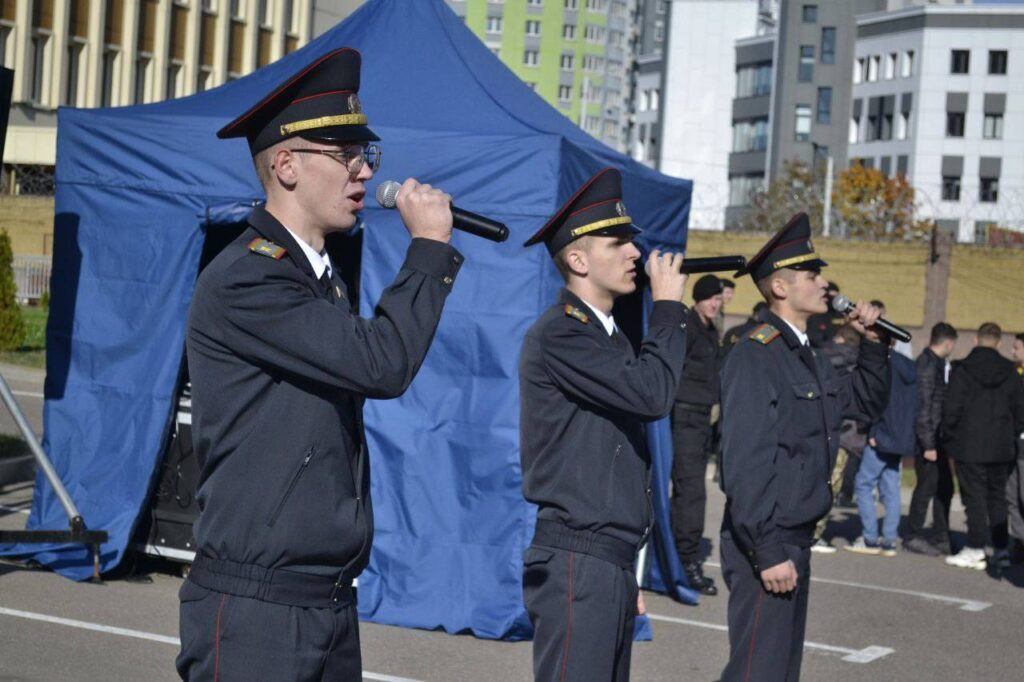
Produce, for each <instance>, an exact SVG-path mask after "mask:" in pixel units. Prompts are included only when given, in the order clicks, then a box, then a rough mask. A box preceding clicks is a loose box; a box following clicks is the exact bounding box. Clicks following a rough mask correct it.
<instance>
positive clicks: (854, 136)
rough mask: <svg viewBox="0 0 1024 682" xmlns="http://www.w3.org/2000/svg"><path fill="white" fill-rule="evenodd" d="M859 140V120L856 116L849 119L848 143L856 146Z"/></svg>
mask: <svg viewBox="0 0 1024 682" xmlns="http://www.w3.org/2000/svg"><path fill="white" fill-rule="evenodd" d="M859 140H860V118H859V117H857V116H851V117H850V135H849V138H848V142H849V143H850V144H857V142H858V141H859Z"/></svg>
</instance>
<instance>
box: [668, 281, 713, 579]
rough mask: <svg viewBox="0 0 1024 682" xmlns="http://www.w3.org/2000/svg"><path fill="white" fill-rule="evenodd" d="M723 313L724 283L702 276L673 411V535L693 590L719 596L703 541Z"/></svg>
mask: <svg viewBox="0 0 1024 682" xmlns="http://www.w3.org/2000/svg"><path fill="white" fill-rule="evenodd" d="M721 308H722V281H721V280H720V279H719V278H718V277H716V276H715V275H704V276H703V277H701V278H700V279H699V280H697V282H696V284H694V286H693V307H692V308H690V314H689V316H688V320H687V330H688V333H687V337H686V361H685V362H684V363H683V379H682V381H681V382H680V383H679V392H678V393H677V395H676V402H675V406H674V407H673V408H672V501H671V511H672V533H673V535H674V536H675V541H676V551H677V552H678V553H679V560H680V562H682V564H683V571H684V572H685V573H686V578H687V580H688V581H689V583H690V587H692V588H693V589H695V590H698V591H700V592H701V593H702V594H706V595H716V594H718V588H717V587H715V581H714V580H712V579H711V578H709V577H708V576H706V575H704V570H703V568H702V566H701V554H700V541H701V538H702V537H703V536H704V507H705V506H706V503H707V489H706V487H705V482H704V479H705V472H706V471H707V466H708V453H709V452H710V447H711V409H712V407H714V406H715V405H716V404H718V391H719V389H718V354H719V347H718V330H717V329H716V328H715V325H714V319H715V316H716V315H717V314H718V312H719V310H721Z"/></svg>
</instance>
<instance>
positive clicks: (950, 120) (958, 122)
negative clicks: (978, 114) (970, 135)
mask: <svg viewBox="0 0 1024 682" xmlns="http://www.w3.org/2000/svg"><path fill="white" fill-rule="evenodd" d="M965 117H966V115H965V114H964V113H963V112H961V111H948V112H946V137H963V136H964V119H965Z"/></svg>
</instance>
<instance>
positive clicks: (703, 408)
mask: <svg viewBox="0 0 1024 682" xmlns="http://www.w3.org/2000/svg"><path fill="white" fill-rule="evenodd" d="M676 407H679V408H681V409H684V410H686V411H687V412H696V413H697V414H711V405H700V404H698V403H684V402H683V401H682V400H677V401H676Z"/></svg>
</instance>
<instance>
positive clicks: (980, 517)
mask: <svg viewBox="0 0 1024 682" xmlns="http://www.w3.org/2000/svg"><path fill="white" fill-rule="evenodd" d="M1012 467H1013V462H959V461H958V462H957V463H956V477H957V480H959V481H960V497H961V498H963V501H964V508H965V510H966V512H967V546H968V547H974V548H978V549H980V548H983V547H984V546H985V540H986V536H987V535H988V533H989V531H991V532H992V546H993V547H995V548H996V549H1006V546H1007V544H1008V542H1009V537H1008V534H1007V523H1006V520H1007V504H1006V481H1007V479H1009V477H1010V470H1011V468H1012Z"/></svg>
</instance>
